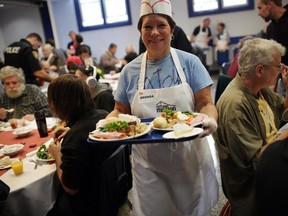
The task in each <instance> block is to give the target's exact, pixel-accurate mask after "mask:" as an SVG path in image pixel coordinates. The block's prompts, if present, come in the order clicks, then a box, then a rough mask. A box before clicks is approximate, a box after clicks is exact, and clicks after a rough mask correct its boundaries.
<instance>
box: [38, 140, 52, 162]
mask: <svg viewBox="0 0 288 216" xmlns="http://www.w3.org/2000/svg"><path fill="white" fill-rule="evenodd" d="M36 160H38V161H41V162H50V161H55V159H54V158H53V157H52V155H50V154H49V152H48V148H47V146H46V145H45V144H42V145H41V146H40V147H39V149H38V150H37V152H36Z"/></svg>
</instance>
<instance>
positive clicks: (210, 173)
mask: <svg viewBox="0 0 288 216" xmlns="http://www.w3.org/2000/svg"><path fill="white" fill-rule="evenodd" d="M171 54H172V58H173V61H174V63H175V65H176V68H177V71H178V74H179V77H180V79H181V81H182V84H180V85H177V86H173V87H170V88H164V89H144V80H145V71H146V53H145V54H144V55H143V60H142V65H141V71H140V79H139V89H138V91H137V93H136V95H135V97H134V99H133V101H132V104H131V107H132V114H133V115H137V116H139V117H140V118H148V117H157V116H159V114H160V112H161V108H162V109H163V108H165V107H166V108H172V109H174V110H177V111H179V110H183V111H184V110H185V111H186V110H187V111H194V95H193V92H192V89H191V88H190V86H189V85H188V83H187V82H186V77H185V74H184V72H183V69H182V67H181V65H180V62H179V59H178V57H177V54H176V52H175V50H174V49H172V48H171ZM132 149H133V150H132V166H133V189H132V204H133V211H132V212H133V215H135V216H144V215H145V216H178V215H187V216H188V215H191V216H192V215H193V216H196V215H206V213H207V212H208V211H209V210H210V209H211V207H213V206H214V205H215V204H216V202H217V200H218V182H217V178H216V174H215V168H214V166H213V159H212V155H211V152H210V149H209V145H208V142H207V139H206V138H202V139H200V138H197V139H195V140H193V141H192V142H191V141H186V142H177V143H176V142H175V143H169V144H168V143H157V144H156V143H153V144H141V145H133V148H132Z"/></svg>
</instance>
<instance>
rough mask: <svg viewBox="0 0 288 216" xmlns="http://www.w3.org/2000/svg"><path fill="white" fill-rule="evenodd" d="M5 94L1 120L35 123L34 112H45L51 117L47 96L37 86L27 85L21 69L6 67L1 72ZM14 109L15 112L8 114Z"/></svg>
mask: <svg viewBox="0 0 288 216" xmlns="http://www.w3.org/2000/svg"><path fill="white" fill-rule="evenodd" d="M0 79H1V80H2V83H3V87H4V94H3V95H1V96H0V120H2V121H3V120H9V119H11V118H17V119H20V118H22V119H25V120H28V121H33V120H34V119H35V117H34V112H36V111H43V112H44V113H45V114H46V116H50V113H49V108H48V102H47V98H46V96H45V94H44V93H43V92H41V90H40V88H39V87H38V86H36V85H31V84H25V77H24V75H23V71H22V70H21V69H17V68H15V67H12V66H5V67H3V68H2V69H1V70H0ZM9 109H14V111H13V112H7V110H9Z"/></svg>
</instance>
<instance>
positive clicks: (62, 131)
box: [53, 126, 70, 142]
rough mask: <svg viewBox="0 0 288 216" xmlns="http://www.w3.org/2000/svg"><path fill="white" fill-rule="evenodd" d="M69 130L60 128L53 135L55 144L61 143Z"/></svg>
mask: <svg viewBox="0 0 288 216" xmlns="http://www.w3.org/2000/svg"><path fill="white" fill-rule="evenodd" d="M69 130H70V128H69V127H62V126H58V127H57V128H56V129H55V131H54V133H53V139H54V142H58V141H59V142H60V141H61V140H62V139H63V138H64V137H65V135H66V133H67V132H68V131H69Z"/></svg>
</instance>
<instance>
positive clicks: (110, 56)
mask: <svg viewBox="0 0 288 216" xmlns="http://www.w3.org/2000/svg"><path fill="white" fill-rule="evenodd" d="M116 51H117V45H116V44H114V43H111V44H110V46H109V49H108V50H107V51H106V52H105V53H104V54H103V55H102V56H101V58H100V67H101V69H102V71H103V73H104V74H109V73H110V72H111V71H112V73H113V72H115V71H116V72H117V70H118V69H119V68H120V67H121V65H122V62H121V60H119V59H118V58H117V57H116V56H115V54H116ZM118 64H119V66H118ZM116 66H118V68H117V67H116Z"/></svg>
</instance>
